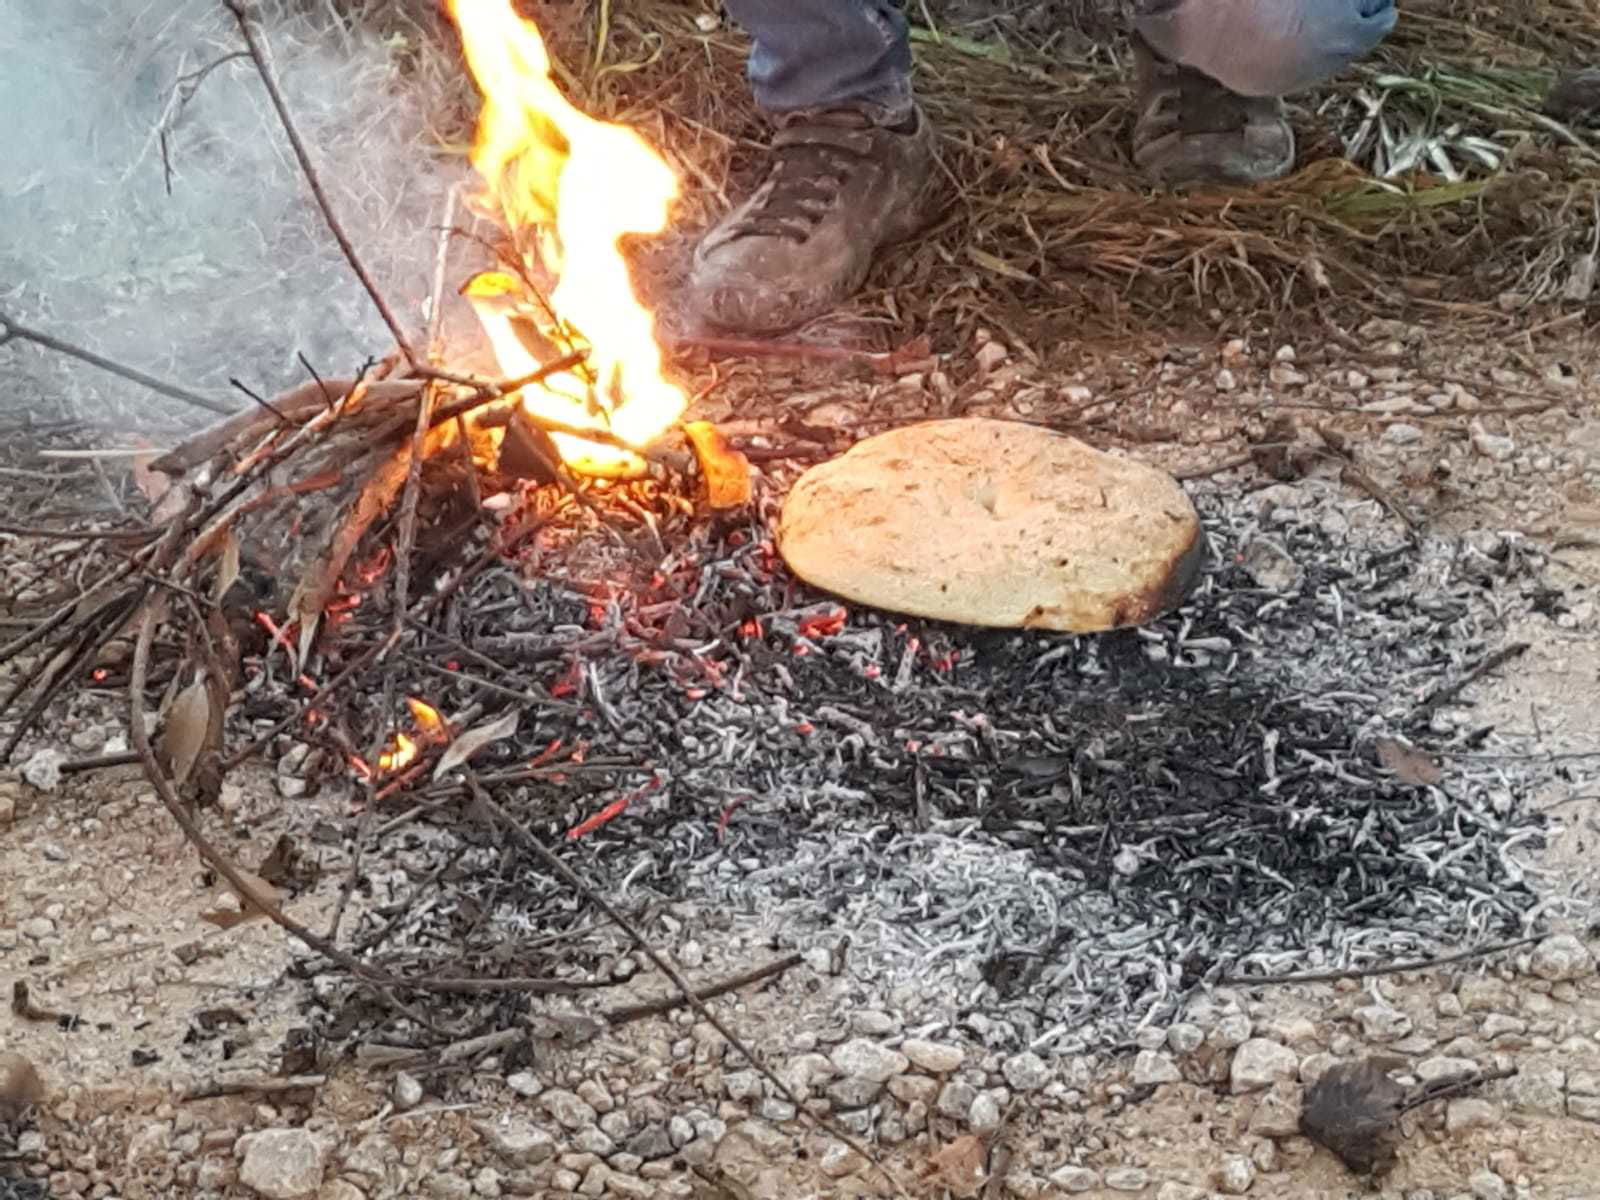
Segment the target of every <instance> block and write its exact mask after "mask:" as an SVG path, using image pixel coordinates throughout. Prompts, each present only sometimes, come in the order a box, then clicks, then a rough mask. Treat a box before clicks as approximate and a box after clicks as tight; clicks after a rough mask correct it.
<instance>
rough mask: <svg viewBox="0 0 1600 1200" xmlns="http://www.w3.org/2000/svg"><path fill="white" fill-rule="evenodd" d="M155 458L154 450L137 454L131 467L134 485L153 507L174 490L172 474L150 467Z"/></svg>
mask: <svg viewBox="0 0 1600 1200" xmlns="http://www.w3.org/2000/svg"><path fill="white" fill-rule="evenodd" d="M155 460H156V451H154V450H152V451H151V452H150V453H149V454H136V455H135V456H134V457H133V459H132V464H131V468H130V469H131V471H132V473H133V486H134V487H136V488H138V489H139V493H140V495H142V496H143V497H144V498H145V499H146V500H148V501H150V504H151V505H152V507H153V506H155V505H159V504H160V503H161V501H162V500H163V499H165V498H166V495H167V493H168V492H170V491H171V490H172V476H170V475H167V474H164V473H162V472H161V471H153V470H151V469H150V464H151V463H153V462H155Z"/></svg>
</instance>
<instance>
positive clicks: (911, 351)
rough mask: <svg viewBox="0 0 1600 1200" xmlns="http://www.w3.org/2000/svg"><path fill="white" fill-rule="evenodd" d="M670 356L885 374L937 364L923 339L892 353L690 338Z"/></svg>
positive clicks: (755, 340)
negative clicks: (836, 365)
mask: <svg viewBox="0 0 1600 1200" xmlns="http://www.w3.org/2000/svg"><path fill="white" fill-rule="evenodd" d="M669 349H670V350H671V351H672V352H673V353H680V352H682V351H685V350H703V351H705V352H706V353H707V354H722V355H727V356H729V357H737V358H811V359H822V360H824V361H827V362H841V363H846V364H850V365H859V366H865V367H870V368H872V370H874V371H877V372H879V373H880V374H884V375H904V374H906V373H907V372H910V371H920V370H923V369H924V368H926V367H930V366H933V365H934V364H935V362H936V360H935V359H934V356H933V351H932V349H931V348H930V346H929V345H928V341H927V339H926V338H918V339H916V340H915V341H912V342H909V343H907V344H906V345H904V346H899V347H896V348H895V349H893V350H882V351H879V350H856V349H853V348H851V347H849V346H823V345H819V344H817V343H814V342H769V341H762V340H761V339H759V338H731V337H711V336H703V337H702V336H690V337H685V338H679V339H678V340H676V341H674V342H672V343H671V344H670V346H669Z"/></svg>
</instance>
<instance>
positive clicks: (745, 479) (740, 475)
mask: <svg viewBox="0 0 1600 1200" xmlns="http://www.w3.org/2000/svg"><path fill="white" fill-rule="evenodd" d="M683 432H684V436H686V437H687V438H688V439H689V444H690V445H691V446H693V447H694V452H695V457H697V458H698V459H699V460H700V473H701V474H702V475H704V476H705V477H706V499H707V500H708V501H709V502H710V504H711V507H712V508H715V509H725V508H742V507H744V505H746V504H748V503H750V460H749V459H747V458H745V456H744V455H742V454H740V453H739V452H738V451H737V450H735V449H734V448H733V447H732V446H731V445H729V444H728V439H727V438H725V437H723V435H722V431H721V430H719V429H718V428H717V427H716V426H715V425H713V424H712V423H711V422H710V421H690V422H689V423H688V424H686V425H685V426H684V427H683Z"/></svg>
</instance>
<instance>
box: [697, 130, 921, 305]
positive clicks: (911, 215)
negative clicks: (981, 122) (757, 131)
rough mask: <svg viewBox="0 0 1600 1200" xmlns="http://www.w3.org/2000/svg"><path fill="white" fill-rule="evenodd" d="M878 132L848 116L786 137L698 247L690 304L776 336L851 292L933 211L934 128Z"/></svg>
mask: <svg viewBox="0 0 1600 1200" xmlns="http://www.w3.org/2000/svg"><path fill="white" fill-rule="evenodd" d="M908 124H909V128H906V129H897V128H885V127H882V126H876V125H873V124H871V123H870V122H869V121H868V120H867V118H866V117H865V116H863V115H862V114H860V113H857V112H853V111H848V110H846V111H838V112H828V113H820V114H815V115H810V116H807V117H806V118H804V119H803V120H793V121H790V122H789V123H788V124H787V125H785V126H784V127H783V128H782V129H780V130H779V131H778V133H777V135H776V137H774V138H773V142H772V166H771V168H770V169H769V170H768V172H767V177H766V179H765V180H763V181H762V184H761V186H760V187H758V188H757V189H756V191H755V194H754V195H752V196H751V197H750V198H749V199H748V200H746V201H745V202H744V203H743V204H741V205H740V206H739V207H737V208H735V209H734V210H733V211H732V212H730V213H729V214H728V215H727V216H726V217H724V218H723V219H722V220H721V221H720V222H718V223H717V224H716V225H715V226H713V227H712V228H711V230H709V231H708V232H707V233H706V235H705V237H704V238H703V239H702V240H701V242H700V245H699V246H698V247H697V248H696V250H695V254H694V263H693V266H692V268H691V270H690V273H689V287H688V301H689V304H690V307H691V308H692V309H693V310H694V312H695V314H696V315H697V316H699V317H700V318H701V319H702V320H704V321H706V322H707V323H709V324H711V325H715V326H717V327H719V328H722V329H728V330H736V331H738V332H741V333H776V332H779V331H780V330H784V329H790V328H793V327H794V326H796V325H800V324H802V323H804V322H806V321H808V320H810V319H811V318H813V317H816V316H820V315H821V314H823V313H825V312H827V311H828V310H829V309H831V308H833V307H834V306H836V305H837V304H839V303H840V301H842V300H844V299H846V298H847V297H849V296H850V295H852V294H853V293H854V292H855V291H856V289H857V288H859V287H860V286H861V282H862V280H863V279H865V278H866V275H867V269H868V267H869V266H871V263H872V256H873V253H874V252H875V251H876V250H877V249H878V248H879V247H881V246H886V245H889V244H890V243H892V242H898V241H903V240H904V239H906V238H908V237H910V236H911V235H912V234H914V233H916V232H917V231H918V230H919V229H921V228H923V227H924V226H925V225H926V224H928V222H929V220H930V219H931V218H932V217H933V216H934V215H936V209H935V203H936V200H937V196H938V190H937V177H936V171H935V165H934V146H933V131H932V129H931V128H930V127H929V125H928V122H927V119H926V118H925V117H924V116H922V114H921V113H920V111H919V112H917V113H915V114H914V115H913V117H912V119H911V122H909V123H908Z"/></svg>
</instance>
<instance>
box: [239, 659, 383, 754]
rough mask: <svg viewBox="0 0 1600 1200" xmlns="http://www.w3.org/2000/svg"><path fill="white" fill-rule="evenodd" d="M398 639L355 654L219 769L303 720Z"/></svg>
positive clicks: (256, 751) (256, 750)
mask: <svg viewBox="0 0 1600 1200" xmlns="http://www.w3.org/2000/svg"><path fill="white" fill-rule="evenodd" d="M398 640H399V639H397V638H395V637H394V636H392V635H391V636H390V637H389V638H388V639H387V640H385V641H382V642H378V643H376V644H374V645H372V646H370V647H369V648H368V649H367V650H366V652H365V653H363V654H362V655H361V656H360V657H359V658H357V659H356V660H355V661H354V662H352V663H351V664H350V665H349V666H347V667H346V668H345V669H344V670H342V671H340V672H339V673H338V674H337V675H335V676H334V677H333V678H332V679H331V680H329V681H328V682H327V683H325V684H323V685H322V686H321V687H320V688H318V689H317V690H316V691H315V692H313V693H312V694H311V697H310V698H309V699H307V700H305V701H304V702H302V703H301V704H300V705H299V707H297V708H296V709H295V711H294V712H292V713H290V714H289V715H288V716H287V717H284V718H283V720H281V721H279V722H278V723H277V724H276V725H274V726H272V728H270V729H268V730H267V731H266V732H265V733H263V734H261V735H260V736H259V737H257V738H256V739H255V740H254V741H253V742H251V743H249V744H248V745H246V746H245V747H244V748H243V749H240V750H235V751H234V752H233V754H231V755H230V756H229V757H228V759H227V760H226V761H225V762H224V763H223V764H222V770H223V772H224V773H226V772H228V771H231V770H233V769H234V768H235V767H237V766H238V765H239V764H240V763H242V762H244V760H245V759H247V758H250V757H251V756H252V755H254V754H257V753H259V752H260V751H261V750H262V748H263V747H265V746H266V744H267V743H268V742H270V741H271V740H272V739H273V738H275V737H277V736H278V735H279V734H280V733H282V732H283V731H284V730H285V729H288V728H289V726H291V725H293V724H294V723H295V722H297V721H303V720H305V718H306V714H307V713H309V712H310V711H311V710H312V709H314V708H316V706H317V705H319V704H321V703H322V702H323V701H324V700H326V699H327V698H328V697H329V696H331V695H332V694H333V693H334V692H336V691H338V690H339V689H340V688H341V687H343V686H344V685H345V684H347V683H349V682H350V680H352V679H354V678H355V677H356V676H357V675H359V674H360V673H361V672H362V671H365V670H366V669H367V668H368V667H370V666H371V665H372V664H373V663H375V662H377V661H378V659H379V658H381V657H382V656H383V655H384V654H385V653H386V652H387V650H388V649H389V648H390V647H392V646H394V645H395V644H396V643H397V642H398Z"/></svg>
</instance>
